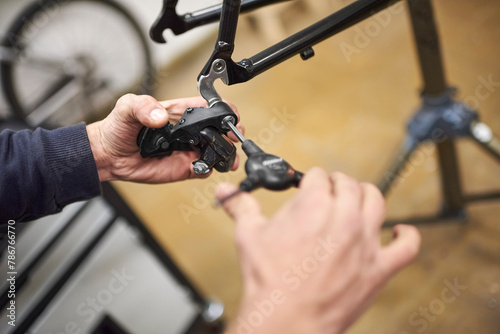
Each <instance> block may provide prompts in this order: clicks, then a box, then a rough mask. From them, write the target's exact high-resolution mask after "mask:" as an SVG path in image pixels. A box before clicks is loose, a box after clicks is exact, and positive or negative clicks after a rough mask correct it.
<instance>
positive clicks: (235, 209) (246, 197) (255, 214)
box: [215, 183, 265, 227]
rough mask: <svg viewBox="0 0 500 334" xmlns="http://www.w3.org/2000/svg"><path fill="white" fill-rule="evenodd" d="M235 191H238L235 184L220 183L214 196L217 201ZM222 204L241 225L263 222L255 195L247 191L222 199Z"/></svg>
mask: <svg viewBox="0 0 500 334" xmlns="http://www.w3.org/2000/svg"><path fill="white" fill-rule="evenodd" d="M236 191H238V188H237V187H236V186H234V185H232V184H227V183H222V184H220V185H219V186H218V187H217V189H216V191H215V197H216V198H217V200H218V201H222V200H224V198H226V197H227V196H229V195H232V194H234V193H235V192H236ZM222 206H223V207H224V210H225V211H226V212H227V213H228V214H229V215H230V216H231V217H232V218H233V219H234V220H235V221H236V223H238V224H240V225H243V226H242V227H246V226H248V225H249V224H250V226H252V225H254V226H255V225H260V224H263V223H264V222H265V218H264V216H263V215H262V211H261V207H260V204H259V202H257V200H256V199H255V197H253V196H252V195H250V194H249V193H247V192H242V193H240V194H238V195H236V196H234V197H231V198H229V199H227V200H226V201H224V203H223V204H222Z"/></svg>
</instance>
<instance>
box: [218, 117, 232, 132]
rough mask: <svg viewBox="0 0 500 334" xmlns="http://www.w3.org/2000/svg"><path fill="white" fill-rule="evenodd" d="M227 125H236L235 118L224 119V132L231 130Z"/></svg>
mask: <svg viewBox="0 0 500 334" xmlns="http://www.w3.org/2000/svg"><path fill="white" fill-rule="evenodd" d="M227 123H231V124H234V123H235V120H234V117H233V116H226V117H224V119H223V120H222V122H221V127H222V128H223V129H224V130H229V129H230V127H229V126H228V125H227Z"/></svg>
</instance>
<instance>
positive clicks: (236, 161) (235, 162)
mask: <svg viewBox="0 0 500 334" xmlns="http://www.w3.org/2000/svg"><path fill="white" fill-rule="evenodd" d="M239 166H240V156H239V155H238V154H236V158H235V159H234V164H233V166H232V167H231V170H232V171H235V170H237V169H238V167H239Z"/></svg>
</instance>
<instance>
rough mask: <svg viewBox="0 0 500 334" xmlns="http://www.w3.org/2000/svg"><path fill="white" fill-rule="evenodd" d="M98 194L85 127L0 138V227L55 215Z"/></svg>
mask: <svg viewBox="0 0 500 334" xmlns="http://www.w3.org/2000/svg"><path fill="white" fill-rule="evenodd" d="M100 193H101V185H100V182H99V177H98V174H97V168H96V165H95V161H94V157H93V155H92V150H91V148H90V143H89V139H88V136H87V131H86V128H85V124H83V123H81V124H78V125H75V126H70V127H66V128H60V129H56V130H50V131H49V130H44V129H40V128H39V129H36V130H35V131H30V130H22V131H11V130H4V131H3V132H2V133H0V225H5V224H6V223H7V221H8V220H15V221H16V222H22V221H29V220H33V219H37V218H40V217H42V216H46V215H49V214H53V213H57V212H59V211H61V209H62V208H63V207H64V206H65V205H67V204H69V203H72V202H76V201H80V200H85V199H89V198H91V197H94V196H98V195H100Z"/></svg>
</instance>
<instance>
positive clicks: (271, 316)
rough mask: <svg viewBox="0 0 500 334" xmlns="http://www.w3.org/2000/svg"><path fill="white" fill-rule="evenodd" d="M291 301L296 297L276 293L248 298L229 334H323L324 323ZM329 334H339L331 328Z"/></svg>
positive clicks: (231, 325) (227, 332)
mask: <svg viewBox="0 0 500 334" xmlns="http://www.w3.org/2000/svg"><path fill="white" fill-rule="evenodd" d="M287 297H293V296H291V295H288V296H287V295H286V294H285V293H284V292H283V291H282V290H279V289H275V290H273V291H271V292H270V293H268V294H264V295H262V294H260V295H259V296H255V297H252V298H245V299H244V301H243V302H242V304H241V307H240V310H239V312H238V315H237V317H236V318H235V319H233V321H232V322H231V324H230V326H229V328H228V329H227V330H226V332H225V334H240V333H252V334H275V333H287V334H304V333H322V332H321V330H320V328H321V326H320V323H321V321H320V319H319V318H318V317H315V316H314V315H313V312H311V310H307V309H304V308H302V307H295V306H294V305H295V303H293V302H292V301H291V300H290V301H289V300H288V299H287ZM328 333H329V334H331V333H337V332H336V331H335V330H334V329H332V328H330V329H329V331H328Z"/></svg>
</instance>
